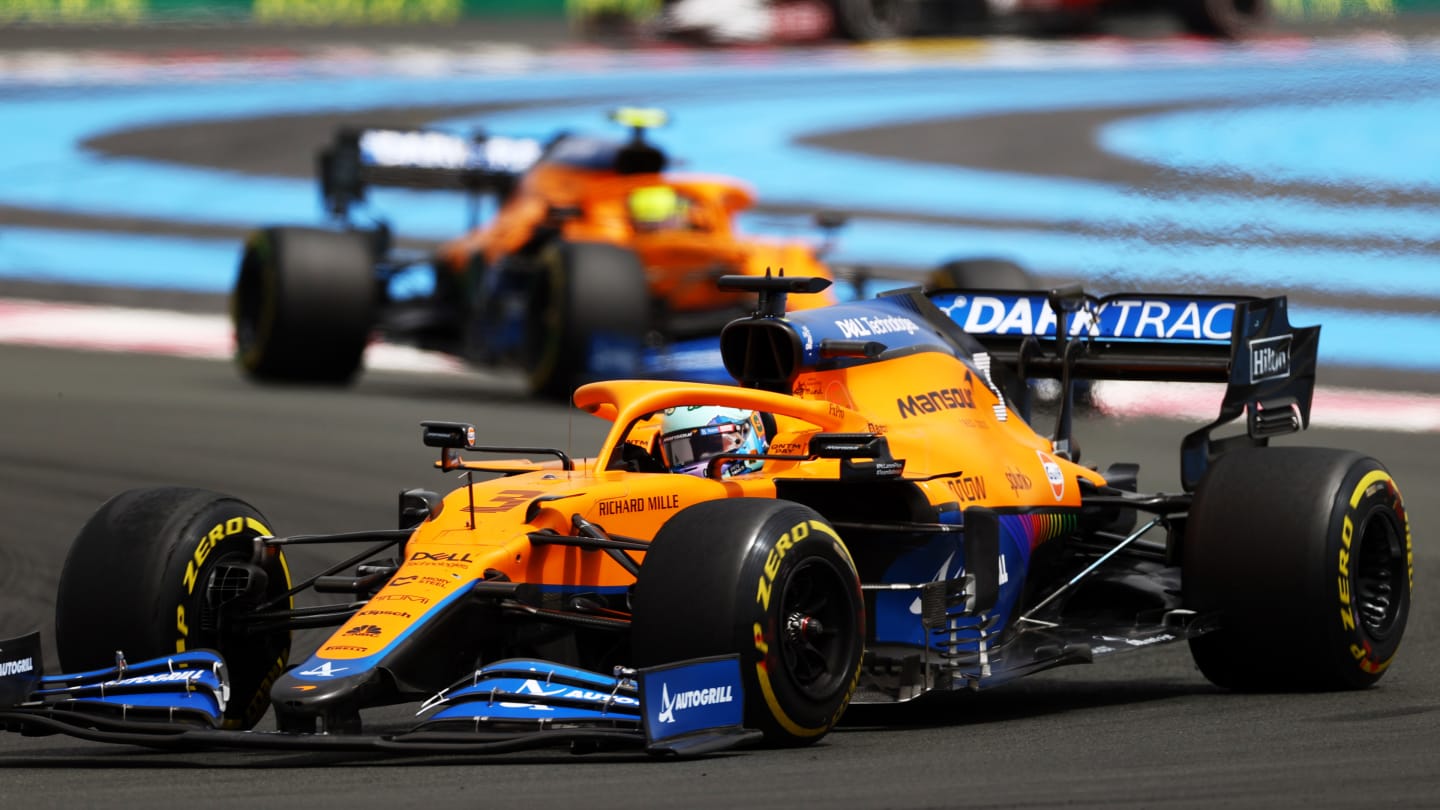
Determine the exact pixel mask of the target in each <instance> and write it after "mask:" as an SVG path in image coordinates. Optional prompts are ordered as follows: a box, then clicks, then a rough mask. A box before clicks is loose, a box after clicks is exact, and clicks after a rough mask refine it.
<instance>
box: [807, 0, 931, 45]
mask: <svg viewBox="0 0 1440 810" xmlns="http://www.w3.org/2000/svg"><path fill="white" fill-rule="evenodd" d="M923 2H924V0H830V6H831V11H832V12H833V13H834V15H835V28H836V30H837V31H838V32H839V33H840V35H841V36H842V37H845V38H846V39H852V40H855V41H857V42H867V41H869V40H875V39H894V38H896V37H906V36H911V35H914V34H916V33H918V29H919V27H920V19H921V16H922V15H921V4H922V3H923Z"/></svg>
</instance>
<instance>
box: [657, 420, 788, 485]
mask: <svg viewBox="0 0 1440 810" xmlns="http://www.w3.org/2000/svg"><path fill="white" fill-rule="evenodd" d="M768 445H769V442H768V440H767V439H766V436H765V423H764V421H763V420H762V419H761V418H760V414H758V413H756V412H755V411H747V410H743V409H740V408H721V407H719V406H715V405H687V406H681V407H679V408H666V409H665V411H664V414H663V416H662V417H661V420H660V448H661V453H662V454H663V455H664V457H665V464H666V465H667V466H668V467H669V468H670V471H671V472H677V473H685V474H686V475H695V476H699V477H701V478H704V477H705V474H706V472H707V471H708V469H709V466H710V465H709V461H710V459H712V458H714V457H715V456H718V455H720V454H721V453H755V454H760V453H764V452H765V449H766V447H767V446H768ZM764 464H765V462H764V461H762V460H760V459H753V460H748V461H747V460H745V459H730V460H728V461H725V462H722V463H721V464H720V477H721V478H729V477H730V476H732V475H740V474H743V473H748V472H756V471H757V470H759V469H760V468H761V467H762V466H764Z"/></svg>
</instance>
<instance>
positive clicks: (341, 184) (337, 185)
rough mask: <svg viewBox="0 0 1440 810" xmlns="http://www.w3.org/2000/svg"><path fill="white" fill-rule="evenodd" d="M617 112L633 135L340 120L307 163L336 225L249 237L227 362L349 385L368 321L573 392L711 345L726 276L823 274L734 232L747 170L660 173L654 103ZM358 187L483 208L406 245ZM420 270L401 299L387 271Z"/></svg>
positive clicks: (663, 169) (732, 303)
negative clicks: (365, 205)
mask: <svg viewBox="0 0 1440 810" xmlns="http://www.w3.org/2000/svg"><path fill="white" fill-rule="evenodd" d="M614 118H615V119H616V120H617V121H619V122H621V123H623V124H625V125H627V126H629V127H630V129H631V136H630V138H629V139H628V140H610V139H604V138H596V137H588V136H581V135H575V134H562V135H560V136H557V137H555V138H553V139H552V140H550V141H549V142H548V143H545V144H541V143H539V142H537V141H535V140H532V139H525V138H512V137H503V136H497V135H488V136H479V137H475V138H467V137H462V136H458V135H454V134H450V133H446V132H439V131H427V130H394V129H346V130H343V131H341V132H340V133H339V135H338V137H337V139H336V141H335V143H334V144H333V145H332V146H331V147H330V148H328V149H327V150H325V151H324V152H323V153H322V155H321V158H320V181H321V191H322V196H323V197H324V199H325V201H326V204H327V208H328V209H329V211H330V213H331V214H332V215H333V216H334V218H335V220H336V221H337V223H338V227H337V228H335V229H331V230H325V229H314V228H298V227H266V228H262V229H260V230H257V231H255V232H254V233H253V234H252V235H251V236H250V237H249V239H248V240H247V241H246V243H245V249H244V252H243V254H242V257H241V261H240V271H239V275H238V280H237V282H236V286H235V289H234V294H233V296H232V315H233V320H234V326H235V337H236V346H237V359H238V361H239V364H240V367H241V368H242V369H243V370H244V372H245V373H246V374H247V375H249V376H250V377H252V378H255V379H258V380H282V381H283V380H290V381H303V382H347V381H349V380H351V379H352V378H354V376H355V375H356V373H357V372H358V371H359V370H360V368H361V365H362V359H363V355H364V353H365V347H366V344H367V343H368V342H369V341H370V339H371V337H372V335H373V334H375V333H379V334H380V335H382V336H384V337H386V338H388V339H391V340H399V341H404V342H410V343H414V344H417V345H419V346H421V347H423V348H428V349H435V350H439V351H443V352H447V353H450V354H453V355H456V356H458V357H462V358H464V359H466V360H468V361H470V362H472V363H475V364H478V365H485V366H507V367H512V368H519V369H522V370H523V371H524V372H525V373H526V375H528V381H529V388H530V390H531V392H532V393H534V394H536V395H539V396H544V397H551V398H559V399H568V398H569V396H570V394H571V392H573V391H574V389H575V386H576V385H577V384H578V383H580V382H584V381H587V380H594V379H611V378H617V377H629V376H640V375H644V376H658V377H664V376H675V375H676V374H677V373H679V372H683V368H684V365H685V357H686V355H685V353H684V352H669V351H665V349H666V348H667V347H673V346H678V345H683V344H684V343H685V341H687V340H689V339H693V338H700V337H704V338H708V339H709V340H710V341H711V342H713V339H714V336H715V335H717V334H718V333H719V331H720V329H721V328H722V327H723V326H724V325H725V324H726V323H727V322H729V321H730V320H731V319H733V318H735V317H737V316H739V315H743V314H744V313H745V311H746V310H745V306H744V304H745V300H744V298H743V297H742V296H740V295H739V294H737V293H734V292H726V291H722V290H720V289H718V288H717V287H716V285H715V279H716V278H717V277H719V276H720V275H725V274H742V275H763V274H764V273H765V271H766V269H767V268H771V267H784V268H787V269H788V270H789V271H790V272H791V273H792V274H805V275H818V276H825V277H829V275H830V271H829V270H827V269H826V267H825V266H824V265H823V264H822V263H821V262H820V260H819V258H818V257H817V253H816V251H817V249H819V248H820V247H821V244H820V240H808V241H807V240H802V239H789V240H779V239H766V238H761V237H756V236H750V235H747V234H744V233H742V232H740V231H739V230H738V229H737V227H736V223H735V217H736V215H737V214H738V213H739V212H741V211H743V210H745V209H747V208H749V207H750V206H752V205H753V204H754V202H755V198H754V194H753V192H752V191H751V190H750V189H749V188H748V186H746V185H745V184H744V183H742V182H740V181H738V180H733V179H730V178H723V177H714V176H706V175H697V174H684V173H675V172H671V171H668V170H667V169H668V166H669V162H670V161H669V157H668V155H667V154H666V153H665V151H663V150H662V149H661V148H660V147H658V146H656V145H655V144H654V143H652V142H651V141H650V140H649V139H648V138H647V137H646V132H647V131H648V130H649V129H651V128H653V127H656V126H660V125H661V124H663V123H664V122H665V115H664V114H663V113H662V112H660V111H658V110H651V109H634V108H627V109H622V110H618V111H617V112H616V113H615V115H614ZM368 186H399V187H410V188H435V189H447V188H448V189H459V190H463V191H465V192H467V193H469V194H470V195H472V203H473V206H472V210H474V211H476V212H479V211H482V210H487V211H492V212H493V216H489V217H487V218H485V221H483V222H476V223H472V224H473V227H472V229H471V230H470V231H469V232H468V233H466V234H464V235H463V236H460V237H458V238H456V239H454V240H452V241H449V242H446V243H444V244H441V245H439V246H438V247H435V248H433V249H405V248H401V247H398V246H397V245H396V244H395V239H394V238H393V235H392V234H391V232H390V230H389V228H388V226H386V225H384V224H383V223H382V224H381V225H379V226H377V227H373V228H362V227H358V226H356V225H355V224H354V223H353V221H352V218H351V210H352V208H353V207H354V206H355V205H356V204H357V203H360V202H362V201H363V200H364V199H365V191H366V188H367V187H368ZM484 200H488V201H490V202H492V203H493V204H492V205H481V202H482V201H484ZM477 218H478V217H477ZM824 224H825V226H826V227H827V228H831V227H834V226H836V225H838V224H839V222H838V219H837V218H833V217H832V218H829V219H825V221H824ZM417 268H420V269H426V268H428V269H429V270H430V271H432V272H433V277H434V282H433V287H432V289H433V291H432V292H430V293H429V294H426V295H421V296H409V297H403V296H400V295H397V294H395V292H394V291H393V289H392V285H391V284H390V281H391V280H392V279H394V278H396V277H397V276H398V275H400V274H402V273H412V272H413V271H414V270H416V269H417ZM826 302H827V297H826V296H820V297H818V298H813V299H806V300H805V301H797V304H798V305H800V306H817V305H820V304H822V303H826ZM712 365H713V364H712Z"/></svg>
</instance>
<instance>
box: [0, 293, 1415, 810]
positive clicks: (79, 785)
mask: <svg viewBox="0 0 1440 810" xmlns="http://www.w3.org/2000/svg"><path fill="white" fill-rule="evenodd" d="M48 292H49V293H50V294H55V292H56V291H53V290H52V291H48ZM75 294H77V295H80V294H85V293H80V292H77V293H75ZM202 304H203V305H207V306H208V305H213V304H212V303H209V302H202ZM0 370H3V373H4V375H5V380H6V382H5V384H4V385H3V386H0V414H3V416H4V428H3V430H0V515H4V516H5V518H4V521H3V523H0V636H8V635H13V634H19V633H22V632H25V631H27V630H30V629H33V628H42V629H44V630H46V632H47V639H46V643H47V649H49V650H53V649H54V646H53V642H52V640H51V639H49V638H48V632H49V628H50V626H51V622H52V611H53V600H54V592H55V586H56V580H57V577H58V574H59V569H60V566H61V564H62V562H63V559H64V555H65V553H66V550H67V547H68V543H69V541H70V538H71V537H73V535H74V534H75V532H76V531H77V530H78V528H79V527H80V525H81V524H82V523H83V522H84V520H85V518H86V517H87V516H88V515H89V513H90V512H91V511H92V510H93V509H94V508H95V507H96V506H98V505H99V504H100V503H101V502H102V501H103V500H105V499H106V498H107V497H109V496H110V495H112V494H113V493H115V492H118V491H120V490H123V489H126V488H130V487H137V486H149V485H160V484H174V483H181V484H186V485H194V486H200V487H206V488H211V489H216V490H221V491H225V492H229V493H231V494H234V495H237V496H240V497H242V498H244V499H246V500H248V501H250V502H252V503H254V504H255V505H256V506H258V507H259V508H260V509H261V511H262V512H264V513H265V514H266V515H267V516H268V517H269V518H270V520H271V522H272V523H273V524H274V526H275V527H276V529H277V531H281V532H284V533H303V532H312V531H344V530H352V529H363V528H373V527H377V526H389V525H390V524H391V522H392V521H393V509H394V496H395V492H396V491H398V490H400V489H403V488H407V487H411V486H430V487H437V486H441V485H443V482H442V481H439V480H437V479H436V476H438V473H436V472H434V471H433V470H432V469H430V467H429V464H430V461H431V451H429V450H428V449H426V448H424V447H422V446H421V444H420V441H419V435H418V433H419V431H418V423H419V421H420V420H422V419H436V418H438V419H465V420H469V421H476V422H478V423H479V424H481V425H482V426H493V427H494V428H495V429H497V430H503V431H504V433H505V436H506V439H505V440H506V441H507V442H512V441H513V442H515V443H519V444H538V445H559V446H561V447H563V448H565V449H567V450H570V451H572V453H577V452H578V453H581V454H583V453H584V451H585V449H586V448H590V447H593V446H595V444H596V443H597V442H598V439H599V437H600V434H601V431H602V429H603V427H604V424H603V423H601V422H599V421H598V420H595V419H592V418H590V417H587V416H584V415H580V414H574V415H572V414H571V413H569V412H567V411H566V410H565V409H562V408H560V407H558V406H549V405H537V404H535V403H531V402H527V401H525V400H524V399H523V398H522V397H521V395H520V389H519V386H518V385H516V384H514V383H511V382H508V381H505V380H500V381H496V380H494V379H490V378H480V377H463V376H462V377H456V376H426V375H415V374H402V373H369V374H367V375H366V376H365V377H364V378H363V379H362V380H361V382H360V383H359V384H358V386H357V387H356V388H355V389H353V390H349V391H344V392H340V391H335V390H329V389H318V390H317V389H306V388H259V387H254V386H251V385H248V384H246V383H244V382H243V381H241V380H240V379H238V378H237V376H236V375H235V374H234V372H233V369H231V368H230V367H229V366H228V365H226V364H224V363H217V362H212V361H202V360H183V359H174V358H164V357H147V356H128V355H114V354H104V353H84V352H69V351H60V350H52V349H41V348H24V347H0ZM483 429H484V428H483V427H482V432H483ZM1187 429H1188V426H1186V425H1182V424H1179V423H1175V422H1160V421H1139V422H1128V423H1123V424H1120V423H1113V422H1108V421H1087V422H1084V423H1082V424H1081V425H1080V426H1079V428H1078V430H1077V436H1078V437H1079V439H1080V441H1081V443H1082V446H1083V447H1084V448H1085V457H1086V458H1087V459H1088V460H1089V461H1092V462H1094V463H1097V464H1100V465H1101V466H1104V465H1105V464H1107V463H1109V462H1112V461H1137V462H1139V463H1140V464H1141V465H1142V470H1143V472H1142V482H1141V483H1142V487H1144V488H1147V489H1170V490H1173V489H1175V488H1176V487H1177V486H1178V481H1177V478H1178V472H1177V467H1178V463H1177V451H1178V444H1179V439H1180V436H1181V435H1182V434H1183V433H1184V432H1185V431H1186V430H1187ZM1286 443H1304V444H1317V445H1329V446H1337V447H1347V448H1354V449H1359V450H1362V451H1364V452H1367V453H1370V454H1372V455H1374V456H1376V457H1377V458H1379V459H1381V460H1383V461H1384V462H1385V463H1386V465H1387V466H1388V467H1389V469H1390V470H1391V472H1392V473H1393V474H1394V475H1395V477H1396V479H1397V480H1398V481H1399V483H1400V486H1401V488H1402V491H1403V492H1404V493H1405V494H1406V495H1407V505H1408V507H1409V509H1410V512H1411V520H1412V525H1413V527H1414V531H1415V546H1416V555H1415V564H1416V570H1415V580H1416V583H1417V590H1416V594H1415V602H1414V604H1413V606H1412V613H1411V617H1410V625H1409V630H1408V631H1407V634H1406V640H1405V643H1404V645H1403V647H1402V651H1401V654H1400V656H1399V659H1398V661H1397V663H1396V664H1395V665H1394V666H1393V667H1392V669H1391V671H1390V672H1389V673H1388V674H1387V675H1386V677H1385V679H1384V680H1383V681H1382V682H1381V683H1380V685H1379V686H1378V687H1376V688H1374V689H1370V690H1366V691H1364V692H1359V693H1349V694H1291V695H1246V696H1240V695H1230V694H1226V693H1223V692H1220V691H1219V690H1216V689H1214V688H1213V687H1211V686H1210V685H1209V684H1208V683H1207V682H1206V681H1205V680H1204V679H1203V678H1202V677H1201V676H1200V675H1199V673H1198V672H1196V671H1195V670H1194V668H1193V666H1192V665H1191V663H1190V660H1189V657H1188V653H1187V651H1186V650H1185V648H1184V646H1183V645H1173V646H1170V647H1164V648H1158V649H1148V650H1144V651H1141V652H1136V653H1133V654H1130V655H1126V656H1119V657H1115V658H1109V659H1105V660H1103V661H1102V662H1101V663H1099V664H1096V665H1093V666H1084V667H1072V668H1068V669H1065V670H1057V671H1054V672H1052V673H1046V674H1042V675H1038V676H1035V677H1032V678H1030V679H1027V680H1023V681H1020V682H1018V683H1015V684H1012V685H1009V686H1005V687H1002V688H999V689H996V690H994V691H988V692H984V693H979V694H974V695H968V694H967V695H958V696H947V698H946V699H943V700H938V701H927V702H922V703H918V704H914V705H911V706H906V707H902V708H901V709H898V710H888V711H881V710H865V711H861V710H855V711H852V712H851V714H850V715H849V716H848V717H847V721H846V723H845V724H844V726H843V727H842V728H841V729H840V730H839V731H837V732H836V733H834V734H832V735H830V736H829V737H827V738H826V739H825V740H824V741H823V742H822V743H821V744H819V745H817V746H814V747H812V748H807V749H799V750H790V751H761V752H740V753H735V754H729V755H723V756H717V757H711V758H707V759H703V760H697V761H688V762H655V761H649V760H644V759H639V760H636V759H631V758H625V757H614V756H605V757H599V756H588V757H577V756H572V755H569V754H565V753H553V754H550V753H546V754H540V755H526V756H513V755H512V756H507V757H503V758H499V759H493V760H487V759H479V758H459V757H446V758H437V757H428V758H424V759H418V760H409V759H396V758H369V757H353V756H351V757H340V756H336V755H329V754H324V755H321V754H288V753H287V754H258V753H242V754H232V753H223V754H222V753H191V754H157V753H153V752H148V751H144V750H141V749H132V748H127V747H111V746H103V745H98V744H90V743H83V742H78V741H73V740H68V739H64V738H43V739H24V738H20V737H16V736H0V804H3V805H4V806H6V807H10V806H19V805H20V804H21V803H22V802H23V803H25V804H39V805H42V806H46V805H48V806H98V805H101V804H104V805H108V806H123V807H139V806H175V805H180V804H184V805H194V804H197V803H198V804H202V805H204V806H210V807H231V806H234V807H240V806H244V807H253V806H258V805H271V806H285V807H291V806H293V807H303V808H315V809H318V808H328V807H345V808H354V807H392V806H415V805H420V804H422V803H423V804H432V805H439V804H441V803H443V804H445V805H447V806H456V805H458V806H481V805H486V806H523V807H562V806H563V807H593V808H603V807H633V806H666V807H726V808H731V807H794V806H837V805H843V806H856V807H1051V806H1082V807H1084V806H1093V807H1177V808H1179V807H1205V808H1213V807H1216V806H1235V807H1253V806H1267V807H1282V806H1285V807H1341V806H1355V805H1362V804H1363V805H1377V804H1378V805H1381V806H1397V807H1421V806H1434V805H1435V803H1436V799H1435V797H1436V796H1440V774H1437V771H1436V768H1435V763H1436V762H1437V761H1440V723H1437V717H1440V715H1437V711H1436V710H1437V709H1440V686H1437V684H1440V629H1437V627H1440V623H1437V619H1440V597H1436V596H1435V595H1434V594H1435V591H1434V590H1433V589H1432V588H1431V587H1429V585H1428V583H1431V582H1434V581H1435V579H1436V577H1437V575H1440V571H1437V569H1440V562H1437V558H1436V556H1435V555H1434V553H1433V551H1431V548H1432V547H1431V546H1430V545H1428V543H1427V537H1428V536H1429V535H1428V532H1427V528H1428V527H1431V526H1434V525H1436V523H1437V521H1440V507H1437V506H1436V503H1435V499H1434V493H1436V492H1440V473H1437V472H1436V470H1435V465H1434V464H1433V460H1432V459H1433V457H1434V452H1435V449H1436V448H1435V442H1434V439H1433V438H1432V437H1429V436H1421V437H1415V436H1407V435H1403V434H1393V433H1384V432H1378V431H1376V432H1371V431H1318V430H1317V431H1310V432H1309V433H1308V434H1306V435H1305V436H1303V437H1300V438H1299V439H1295V440H1290V441H1288V442H1286ZM295 562H296V564H297V566H300V567H303V565H304V563H305V560H304V558H296V560H295ZM1276 632H1277V633H1281V632H1284V628H1281V627H1277V628H1276ZM314 641H315V639H313V638H310V637H304V638H302V639H301V640H300V645H301V649H300V650H298V651H297V652H306V651H308V650H306V649H305V648H304V645H305V644H307V643H311V644H313V643H314ZM51 663H52V664H53V657H52V660H51ZM384 719H385V720H386V721H390V720H392V719H396V718H395V716H392V715H388V714H387V715H386V716H385V718H384Z"/></svg>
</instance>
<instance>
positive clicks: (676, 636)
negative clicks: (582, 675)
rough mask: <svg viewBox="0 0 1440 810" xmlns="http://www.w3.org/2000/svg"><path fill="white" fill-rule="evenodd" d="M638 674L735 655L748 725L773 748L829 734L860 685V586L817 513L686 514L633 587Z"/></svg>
mask: <svg viewBox="0 0 1440 810" xmlns="http://www.w3.org/2000/svg"><path fill="white" fill-rule="evenodd" d="M631 607H632V608H633V618H632V625H631V632H632V637H631V644H632V653H633V654H634V656H635V659H636V662H637V664H638V665H640V666H652V665H657V664H663V663H669V662H673V661H679V660H683V659H689V658H700V657H705V656H712V655H729V654H733V653H738V654H739V655H740V668H741V672H742V677H743V683H744V688H745V725H746V726H747V727H749V728H756V729H759V730H761V731H763V732H764V734H765V740H766V742H767V743H768V744H770V745H776V746H796V745H808V744H810V743H813V742H815V741H817V740H819V739H820V738H821V737H823V736H825V734H826V733H827V732H828V731H829V730H830V729H831V728H833V727H834V725H835V723H836V722H837V721H838V720H839V719H840V715H841V713H843V712H844V711H845V707H846V706H847V705H849V702H850V697H851V695H852V694H854V691H855V685H856V681H857V679H858V678H859V675H860V657H861V653H862V652H863V651H864V642H865V609H864V601H863V599H862V597H861V595H860V580H859V577H858V576H857V574H856V573H855V565H854V563H853V562H852V561H851V559H850V554H849V552H848V551H847V550H846V548H845V544H844V543H843V542H841V540H840V538H839V536H838V535H837V534H836V533H835V530H834V529H832V528H831V527H830V524H828V523H826V522H825V520H824V519H823V518H821V517H820V516H819V515H818V514H816V513H815V511H814V510H812V509H810V508H808V507H805V506H801V505H799V504H795V503H790V502H787V501H774V500H761V499H755V498H740V499H734V500H723V501H710V502H705V503H700V504H697V505H695V506H692V507H689V508H688V509H685V510H684V511H682V512H680V513H679V514H678V515H676V516H675V517H673V518H671V519H670V520H669V521H667V522H666V523H665V525H664V526H663V527H662V528H661V529H660V532H659V534H657V536H656V537H655V540H654V542H652V543H651V545H650V549H649V550H648V551H647V552H646V554H645V560H644V562H643V563H642V564H641V567H640V575H639V577H638V579H637V581H636V583H635V594H634V600H633V602H632V605H631Z"/></svg>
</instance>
